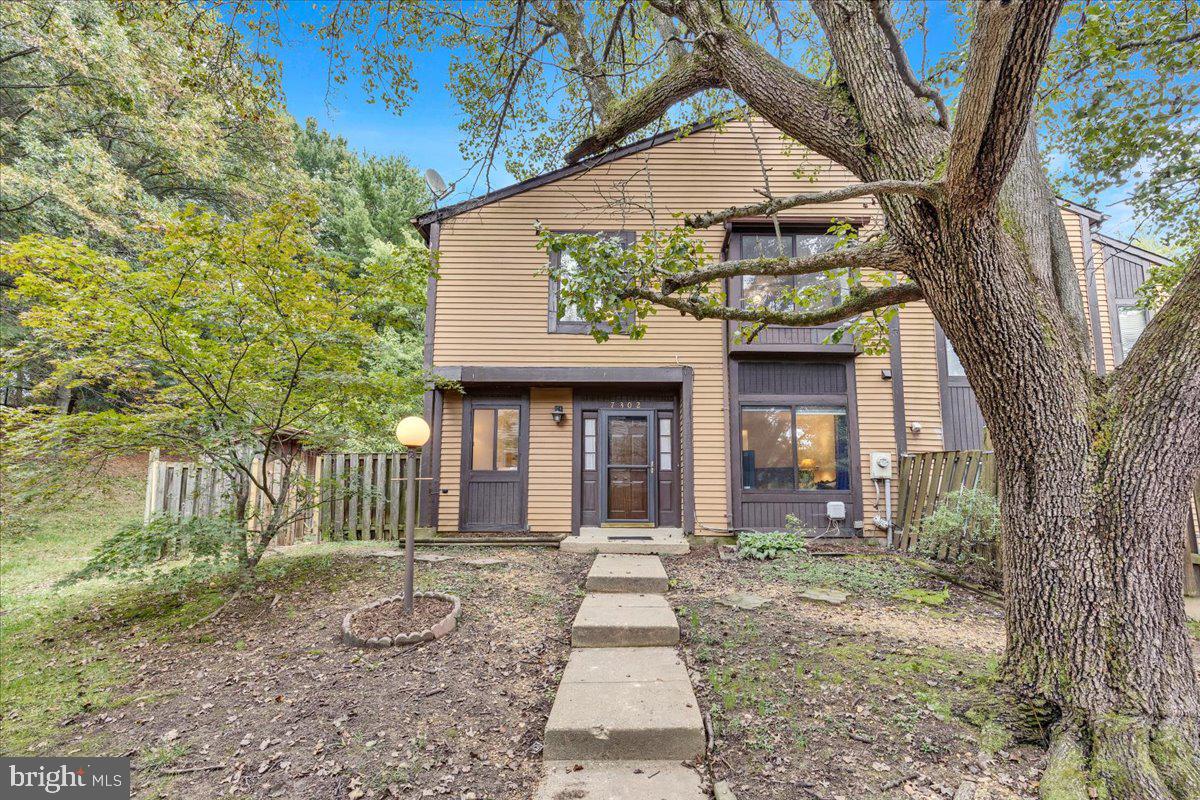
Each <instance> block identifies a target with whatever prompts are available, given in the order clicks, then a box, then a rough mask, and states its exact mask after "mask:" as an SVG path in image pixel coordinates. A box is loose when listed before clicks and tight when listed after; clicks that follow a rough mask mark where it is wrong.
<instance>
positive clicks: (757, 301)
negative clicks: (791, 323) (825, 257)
mask: <svg viewBox="0 0 1200 800" xmlns="http://www.w3.org/2000/svg"><path fill="white" fill-rule="evenodd" d="M836 242H837V237H836V236H828V235H826V234H802V233H787V234H784V235H783V236H776V235H775V234H773V233H763V234H749V233H744V234H742V237H741V246H742V253H741V257H742V258H777V257H783V258H795V257H798V256H807V255H814V254H816V253H823V252H825V251H826V250H832V249H833V247H834V244H836ZM827 281H828V279H827V278H826V277H825V276H824V275H821V274H817V275H782V276H776V275H743V276H742V305H743V306H752V305H754V306H765V307H766V308H769V309H772V310H774V311H794V310H796V309H795V303H793V302H791V300H790V299H788V298H787V297H785V296H784V294H785V293H786V292H789V291H790V290H792V289H795V288H801V289H803V288H804V287H806V286H813V285H820V284H824V283H826V282H827ZM834 288H836V289H837V290H839V291H840V289H841V288H842V283H841V281H838V282H837V284H836V287H834Z"/></svg>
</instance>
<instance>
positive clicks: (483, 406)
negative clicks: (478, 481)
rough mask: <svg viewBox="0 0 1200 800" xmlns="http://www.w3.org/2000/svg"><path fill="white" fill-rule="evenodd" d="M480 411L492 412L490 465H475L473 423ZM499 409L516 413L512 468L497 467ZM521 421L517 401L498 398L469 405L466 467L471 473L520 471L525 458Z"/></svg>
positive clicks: (519, 405) (498, 457)
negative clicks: (469, 428) (514, 462)
mask: <svg viewBox="0 0 1200 800" xmlns="http://www.w3.org/2000/svg"><path fill="white" fill-rule="evenodd" d="M481 411H482V412H491V413H492V420H493V421H492V466H491V467H477V466H475V425H476V423H477V421H478V419H479V413H480V412H481ZM501 411H515V412H516V414H517V441H516V447H517V449H516V454H517V465H516V466H515V467H513V468H512V469H501V468H500V467H499V463H500V460H499V459H500V454H499V447H498V445H499V444H500V425H499V421H500V412H501ZM523 421H524V420H523V412H522V407H521V404H520V403H518V402H515V401H514V402H505V401H500V400H498V401H487V402H481V403H477V404H472V406H471V430H470V437H469V440H468V441H469V442H470V447H469V449H468V451H467V458H468V462H467V468H468V469H469V470H470V471H471V472H472V473H476V474H480V473H482V474H496V475H513V474H519V473H520V472H521V469H522V466H523V460H524V458H525V453H524V439H523V436H522V428H523Z"/></svg>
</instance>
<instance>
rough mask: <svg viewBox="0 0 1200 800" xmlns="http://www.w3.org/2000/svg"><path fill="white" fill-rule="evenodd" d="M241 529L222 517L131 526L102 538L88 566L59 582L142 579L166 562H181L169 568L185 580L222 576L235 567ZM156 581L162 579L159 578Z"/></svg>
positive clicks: (240, 549)
mask: <svg viewBox="0 0 1200 800" xmlns="http://www.w3.org/2000/svg"><path fill="white" fill-rule="evenodd" d="M245 539H246V529H245V528H244V527H242V526H240V525H238V523H236V522H235V521H234V520H232V519H227V518H223V517H184V518H179V517H166V516H163V517H155V518H154V519H152V520H150V522H148V523H146V524H142V523H141V522H140V521H139V522H133V523H130V524H128V525H126V526H125V527H123V528H121V529H120V530H119V531H117V532H116V533H115V534H113V535H112V536H110V537H109V538H107V539H105V540H104V541H102V542H101V543H100V545H99V546H98V547H97V548H96V552H95V553H94V554H93V555H92V557H91V558H90V559H88V562H87V563H86V564H84V565H83V566H82V567H81V568H80V569H79V570H78V571H77V572H74V573H72V574H70V575H68V576H67V577H66V578H65V579H64V580H63V581H62V582H63V583H70V582H73V581H79V580H87V579H89V578H99V577H106V576H112V575H118V574H128V575H130V577H135V578H136V577H144V576H145V575H146V574H148V573H149V572H150V571H152V570H154V569H155V568H156V567H159V566H160V565H163V564H164V563H165V562H166V561H168V560H169V559H170V560H180V559H182V561H180V562H178V563H176V566H177V567H180V569H175V570H171V572H172V573H173V574H175V577H176V578H178V579H180V580H182V581H184V582H186V581H189V580H194V579H196V578H198V577H203V576H206V575H212V574H215V573H220V572H226V571H229V570H232V569H234V568H236V567H237V566H238V565H239V555H240V554H241V553H242V552H243V548H244V542H245ZM160 577H163V576H162V575H160Z"/></svg>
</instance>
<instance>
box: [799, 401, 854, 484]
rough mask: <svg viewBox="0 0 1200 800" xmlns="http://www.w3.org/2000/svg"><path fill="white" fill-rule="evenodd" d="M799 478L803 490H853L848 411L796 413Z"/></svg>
mask: <svg viewBox="0 0 1200 800" xmlns="http://www.w3.org/2000/svg"><path fill="white" fill-rule="evenodd" d="M796 458H797V467H798V470H797V478H798V480H799V485H798V488H800V489H849V488H850V435H849V428H848V426H847V424H846V409H844V408H820V407H811V406H800V407H799V408H797V409H796Z"/></svg>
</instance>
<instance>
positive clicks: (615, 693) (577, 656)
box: [544, 647, 704, 761]
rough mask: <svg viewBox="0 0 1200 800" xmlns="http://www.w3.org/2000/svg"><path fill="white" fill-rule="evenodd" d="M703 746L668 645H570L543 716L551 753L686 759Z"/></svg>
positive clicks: (684, 680) (690, 696) (683, 674)
mask: <svg viewBox="0 0 1200 800" xmlns="http://www.w3.org/2000/svg"><path fill="white" fill-rule="evenodd" d="M703 753H704V722H703V720H701V718H700V709H699V706H698V704H697V702H696V695H695V693H694V692H693V691H692V684H691V681H690V680H689V679H688V674H687V669H686V668H685V667H684V664H683V661H682V660H681V659H680V657H679V654H678V653H676V651H675V650H674V648H670V647H639V648H622V647H613V648H589V649H578V650H573V651H572V652H571V657H570V660H569V661H568V662H567V668H566V670H565V671H564V673H563V679H562V683H561V685H560V686H559V688H558V694H557V696H556V697H555V700H554V707H553V709H551V711H550V719H549V721H548V722H547V723H546V737H545V742H544V757H545V758H546V759H547V760H548V761H554V760H560V761H565V760H572V759H573V760H583V759H593V760H597V761H624V760H635V759H653V760H663V761H667V760H678V761H683V760H688V759H692V758H696V757H698V756H700V755H702V754H703Z"/></svg>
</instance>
